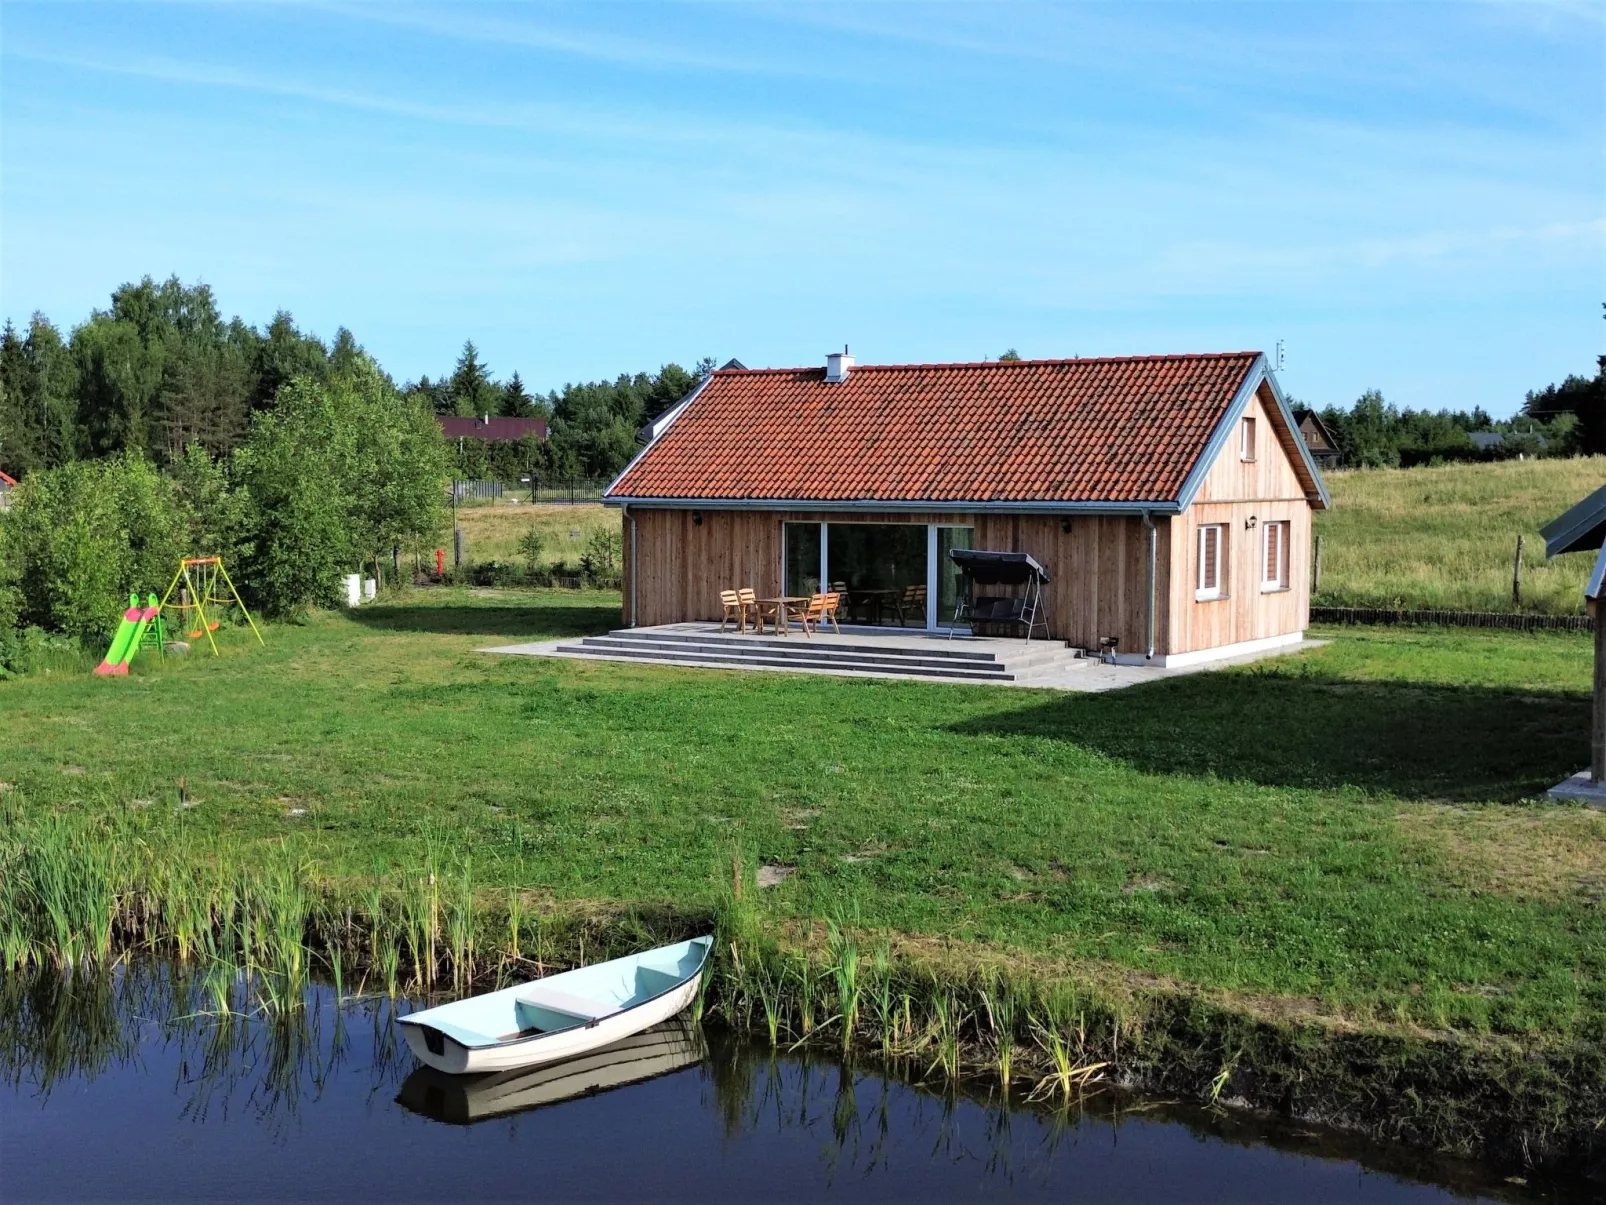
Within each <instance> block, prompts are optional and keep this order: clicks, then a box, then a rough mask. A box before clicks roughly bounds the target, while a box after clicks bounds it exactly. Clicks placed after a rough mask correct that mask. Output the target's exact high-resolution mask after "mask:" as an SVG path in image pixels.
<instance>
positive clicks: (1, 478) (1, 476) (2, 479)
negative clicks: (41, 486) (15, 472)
mask: <svg viewBox="0 0 1606 1205" xmlns="http://www.w3.org/2000/svg"><path fill="white" fill-rule="evenodd" d="M16 484H17V479H16V478H15V477H12V476H11V475H10V474H8V473H6V472H5V471H4V470H0V489H8V490H9V489H12V488H13V487H14V486H15V485H16Z"/></svg>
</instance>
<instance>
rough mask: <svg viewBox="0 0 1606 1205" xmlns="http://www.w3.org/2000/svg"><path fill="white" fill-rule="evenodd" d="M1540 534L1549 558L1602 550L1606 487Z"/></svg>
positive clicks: (1540, 531) (1555, 520)
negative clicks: (1570, 553) (1592, 549)
mask: <svg viewBox="0 0 1606 1205" xmlns="http://www.w3.org/2000/svg"><path fill="white" fill-rule="evenodd" d="M1539 534H1540V535H1542V536H1543V537H1544V538H1545V555H1546V556H1560V555H1561V554H1562V553H1564V552H1579V551H1582V550H1584V549H1587V548H1599V547H1601V544H1602V541H1606V485H1603V486H1601V487H1600V488H1599V489H1598V490H1596V491H1595V492H1594V493H1593V494H1591V495H1589V497H1587V498H1585V499H1584V500H1583V501H1582V502H1580V503H1579V504H1578V505H1577V506H1574V507H1573V508H1572V509H1571V510H1569V511H1568V512H1567V513H1566V514H1564V515H1561V516H1559V517H1557V518H1554V519H1552V520H1551V521H1550V522H1549V523H1546V524H1545V525H1544V526H1543V527H1541V528H1540V529H1539Z"/></svg>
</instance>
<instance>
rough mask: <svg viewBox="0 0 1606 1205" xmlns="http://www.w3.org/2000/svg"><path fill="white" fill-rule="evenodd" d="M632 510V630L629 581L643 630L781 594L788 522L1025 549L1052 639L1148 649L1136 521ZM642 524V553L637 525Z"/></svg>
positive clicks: (1165, 542)
mask: <svg viewBox="0 0 1606 1205" xmlns="http://www.w3.org/2000/svg"><path fill="white" fill-rule="evenodd" d="M694 513H695V512H693V511H691V510H656V509H637V508H632V509H631V511H630V514H629V516H628V517H626V518H625V520H624V548H625V574H624V601H623V616H622V617H623V620H624V622H625V623H629V622H630V600H631V589H632V578H634V579H635V581H634V588H635V600H636V623H638V624H640V625H643V626H647V625H652V624H661V623H678V622H681V621H683V620H690V619H718V618H719V617H720V607H719V592H720V591H721V590H724V589H731V588H734V587H740V586H752V587H753V589H754V590H756V591H757V592H758V593H759V595H760V596H763V595H767V594H768V595H773V594H779V593H780V590H781V525H782V524H783V523H819V522H826V523H844V522H851V523H917V524H920V525H922V526H924V525H925V524H927V523H939V524H944V525H956V526H964V527H971V528H973V529H974V531H973V535H972V544H973V545H974V547H977V548H992V549H999V550H1003V551H1009V552H1028V553H1030V554H1031V555H1032V556H1034V557H1036V558H1037V560H1038V561H1039V562H1041V563H1042V565H1043V567H1044V568H1045V569H1047V570H1048V574H1049V577H1050V578H1051V579H1052V580H1051V581H1050V583H1049V585H1048V586H1047V587H1045V588H1044V596H1045V602H1046V604H1047V614H1048V624H1049V632H1050V635H1051V636H1052V637H1053V638H1054V639H1057V640H1069V641H1071V642H1072V643H1073V644H1077V645H1080V646H1082V647H1084V648H1093V647H1096V646H1097V644H1098V642H1099V639H1100V638H1101V637H1105V636H1114V637H1116V638H1117V639H1118V640H1119V642H1120V644H1119V648H1120V649H1121V651H1122V652H1142V651H1144V649H1145V647H1146V645H1145V640H1146V618H1147V604H1148V594H1147V585H1148V581H1147V574H1148V536H1147V533H1146V531H1145V529H1144V526H1143V521H1142V519H1140V518H1137V517H1133V516H1126V515H1108V516H1101V515H1088V516H1077V517H1075V518H1072V519H1071V520H1069V526H1070V530H1069V531H1068V532H1067V531H1065V530H1063V528H1064V526H1065V524H1066V520H1065V519H1063V518H1060V517H1057V516H1040V515H1010V514H993V513H988V514H979V515H976V514H968V515H967V514H955V513H950V512H943V513H936V512H933V513H930V514H918V513H917V514H897V513H886V514H872V513H861V514H843V513H840V512H836V513H829V514H822V513H819V512H809V511H738V510H705V511H702V512H700V513H701V515H702V522H701V523H700V524H699V523H697V522H696V521H695V520H694V519H693V517H692V516H693V514H694ZM632 520H633V521H634V522H635V524H636V533H635V556H634V558H632V556H631V554H630V548H631V534H630V523H631V522H632ZM1155 527H1156V529H1157V530H1156V583H1155V602H1156V609H1155V644H1156V649H1155V651H1156V652H1159V653H1163V652H1165V638H1166V633H1167V631H1168V627H1169V623H1170V617H1169V610H1168V608H1169V605H1170V593H1171V592H1170V583H1169V575H1170V572H1171V562H1172V559H1173V558H1172V554H1171V547H1170V521H1169V520H1167V519H1166V518H1165V517H1164V516H1161V517H1158V518H1156V519H1155Z"/></svg>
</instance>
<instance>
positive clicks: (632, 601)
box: [623, 502, 637, 627]
mask: <svg viewBox="0 0 1606 1205" xmlns="http://www.w3.org/2000/svg"><path fill="white" fill-rule="evenodd" d="M623 510H624V516H625V518H627V519H629V520H630V626H631V627H635V626H636V572H637V565H636V516H635V515H633V514H631V513H630V503H628V502H626V503H625V504H624V506H623Z"/></svg>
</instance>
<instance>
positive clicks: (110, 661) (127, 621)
mask: <svg viewBox="0 0 1606 1205" xmlns="http://www.w3.org/2000/svg"><path fill="white" fill-rule="evenodd" d="M146 610H147V608H144V607H141V606H140V605H139V595H137V594H130V595H129V596H128V610H126V611H124V612H123V621H122V622H121V623H120V624H118V625H117V634H116V635H115V636H113V637H112V646H111V648H109V649H107V650H106V659H105V660H104V661H102V662H101V663H100V664H99V665H97V666H96V667H95V672H96V673H97V674H101V675H103V676H104V675H107V674H119V675H121V674H126V673H127V672H128V660H129V658H130V657H131V656H132V655H133V651H134V650H135V649H137V648H138V647H139V637H140V634H141V632H142V631H143V629H144V624H145V622H147V620H146V616H145V612H146Z"/></svg>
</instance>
